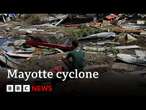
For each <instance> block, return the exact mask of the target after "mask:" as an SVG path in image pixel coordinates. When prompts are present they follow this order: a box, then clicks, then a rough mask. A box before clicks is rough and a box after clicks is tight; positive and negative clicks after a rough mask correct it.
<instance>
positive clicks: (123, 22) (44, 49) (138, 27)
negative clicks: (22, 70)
mask: <svg viewBox="0 0 146 110" xmlns="http://www.w3.org/2000/svg"><path fill="white" fill-rule="evenodd" d="M128 16H130V15H124V14H121V15H120V14H108V15H107V14H106V15H104V14H103V15H102V16H100V15H98V14H93V15H92V14H91V15H90V14H89V15H77V14H48V18H47V22H46V23H43V24H33V25H31V26H21V25H16V26H14V28H12V30H15V31H16V33H17V34H18V33H19V34H18V35H24V34H25V33H29V34H33V35H37V34H38V33H39V35H41V34H42V36H43V35H48V36H47V37H50V34H51V35H52V36H55V35H56V36H57V33H58V31H57V29H58V28H62V27H63V29H66V28H69V27H70V28H71V29H76V28H78V29H80V28H81V27H82V26H86V27H91V26H90V25H87V24H86V23H88V24H89V23H90V22H92V24H93V25H97V24H100V25H99V26H98V27H95V26H93V27H94V29H98V28H100V29H101V30H102V31H100V32H99V33H97V31H96V32H94V33H90V34H86V35H88V36H80V37H79V38H77V39H78V40H79V42H81V43H82V41H83V44H82V45H83V50H84V51H85V52H105V51H110V50H112V49H116V50H120V51H121V50H122V51H123V50H131V49H133V50H135V49H141V46H139V45H138V44H135V43H136V41H138V40H139V37H135V36H133V33H134V34H136V35H137V36H139V35H143V36H145V35H146V34H145V29H146V25H145V22H144V21H142V20H139V19H138V20H136V21H137V22H135V23H132V22H131V21H129V22H128V19H129V18H128ZM132 17H133V16H132ZM127 18H128V19H127ZM68 19H69V20H68ZM81 19H82V20H83V19H84V20H85V19H86V20H85V21H88V22H85V23H83V21H84V20H83V21H81ZM102 19H106V20H102ZM67 20H68V21H73V20H75V21H78V23H71V22H69V23H64V22H66V21H67ZM104 21H107V24H106V23H105V24H104ZM113 21H116V22H117V24H116V25H115V24H114V26H113V24H112V22H113ZM102 24H104V25H102ZM112 26H113V28H112V29H110V28H111V27H112ZM93 27H92V28H93ZM1 28H3V27H1ZM51 29H54V30H56V31H51ZM63 29H62V30H63ZM12 30H10V29H9V31H12ZM9 31H6V33H8V32H9ZM120 33H124V35H120ZM17 34H16V35H15V34H14V35H15V36H17ZM64 36H65V35H64ZM64 36H63V37H64ZM26 37H27V35H26ZM72 37H74V36H72ZM58 39H59V38H58ZM121 41H124V42H126V43H122V42H121ZM24 43H26V44H27V45H29V46H28V47H25V46H24V47H23V44H24ZM90 43H93V44H94V45H90ZM129 43H132V44H129ZM0 48H1V49H2V50H3V51H1V53H2V54H1V57H0V61H1V62H3V63H4V64H6V65H7V66H8V67H11V68H16V67H17V64H18V65H19V64H20V63H16V62H17V59H18V58H19V59H25V60H26V59H27V58H32V57H33V56H34V55H35V51H36V49H37V48H41V52H40V53H42V54H43V55H52V54H57V53H64V52H67V51H71V50H72V48H71V46H69V45H66V44H63V43H62V44H60V43H50V42H48V41H47V40H46V41H36V40H29V41H26V40H24V39H23V38H21V37H20V38H19V40H18V39H13V38H12V37H2V36H1V37H0ZM109 54H110V53H109ZM37 55H38V54H37ZM142 56H143V58H142ZM117 58H118V59H119V60H121V61H123V62H125V63H131V64H140V65H145V55H144V54H143V53H141V52H140V51H136V55H133V54H128V53H120V52H119V53H117ZM6 59H8V60H6Z"/></svg>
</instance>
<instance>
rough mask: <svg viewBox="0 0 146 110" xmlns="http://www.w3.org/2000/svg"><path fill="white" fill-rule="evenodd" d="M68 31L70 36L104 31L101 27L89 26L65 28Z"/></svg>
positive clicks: (83, 35) (82, 35)
mask: <svg viewBox="0 0 146 110" xmlns="http://www.w3.org/2000/svg"><path fill="white" fill-rule="evenodd" d="M64 31H65V32H66V33H68V36H73V37H76V38H78V37H85V36H88V35H91V34H95V33H99V32H102V30H101V29H97V28H91V27H87V26H81V27H80V28H77V29H76V28H73V29H72V28H68V29H65V30H64Z"/></svg>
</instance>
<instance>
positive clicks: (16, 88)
mask: <svg viewBox="0 0 146 110" xmlns="http://www.w3.org/2000/svg"><path fill="white" fill-rule="evenodd" d="M52 91H53V89H52V85H51V84H49V85H32V86H31V85H6V92H52Z"/></svg>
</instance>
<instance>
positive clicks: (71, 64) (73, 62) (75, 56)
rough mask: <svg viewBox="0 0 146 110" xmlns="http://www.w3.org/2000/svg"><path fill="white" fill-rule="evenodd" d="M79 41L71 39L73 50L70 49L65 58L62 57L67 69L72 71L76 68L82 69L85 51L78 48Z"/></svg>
mask: <svg viewBox="0 0 146 110" xmlns="http://www.w3.org/2000/svg"><path fill="white" fill-rule="evenodd" d="M78 45H79V42H78V41H77V40H73V41H72V48H73V50H72V51H70V52H69V53H68V54H67V56H66V57H65V58H63V59H62V60H63V62H64V63H65V65H66V66H67V69H68V70H69V71H74V70H75V69H77V70H78V71H83V68H84V66H85V65H84V64H85V53H84V52H83V51H82V50H81V49H78Z"/></svg>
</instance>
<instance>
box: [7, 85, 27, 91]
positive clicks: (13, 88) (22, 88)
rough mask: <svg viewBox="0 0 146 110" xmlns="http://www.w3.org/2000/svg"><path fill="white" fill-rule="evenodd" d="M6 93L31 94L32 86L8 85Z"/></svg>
mask: <svg viewBox="0 0 146 110" xmlns="http://www.w3.org/2000/svg"><path fill="white" fill-rule="evenodd" d="M6 92H30V85H6Z"/></svg>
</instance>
